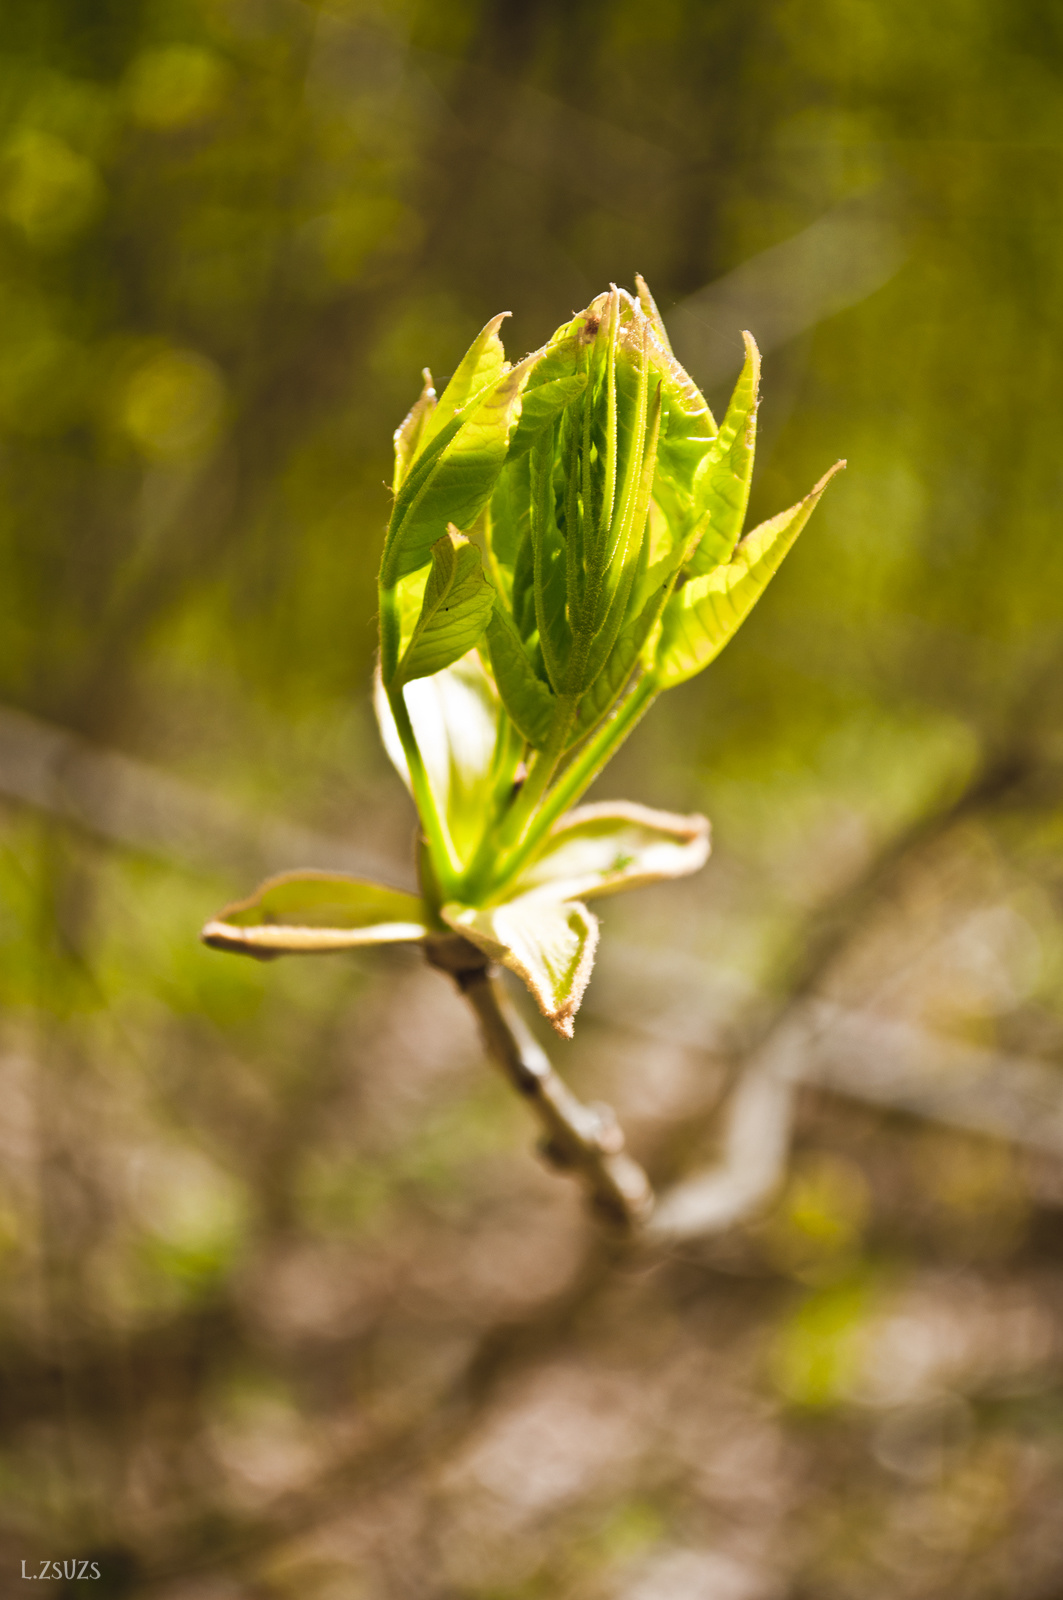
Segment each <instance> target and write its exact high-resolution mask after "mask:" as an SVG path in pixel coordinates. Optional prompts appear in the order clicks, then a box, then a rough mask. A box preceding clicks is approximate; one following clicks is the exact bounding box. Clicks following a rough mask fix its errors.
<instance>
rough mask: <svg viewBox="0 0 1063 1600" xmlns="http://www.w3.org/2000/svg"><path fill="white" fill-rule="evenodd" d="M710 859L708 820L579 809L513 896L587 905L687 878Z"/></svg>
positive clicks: (642, 809) (619, 807)
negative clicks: (641, 887) (586, 902)
mask: <svg viewBox="0 0 1063 1600" xmlns="http://www.w3.org/2000/svg"><path fill="white" fill-rule="evenodd" d="M708 856H709V823H708V819H707V818H706V817H702V816H698V815H694V816H686V817H681V816H675V815H673V814H672V813H671V812H669V811H654V810H651V808H650V807H649V806H640V805H634V804H632V803H631V802H629V801H624V800H617V801H602V802H599V803H597V804H594V805H588V806H580V807H579V808H578V809H577V810H575V811H570V812H568V813H567V815H565V816H563V817H562V818H561V819H560V821H559V822H557V823H555V825H554V827H553V829H552V830H551V832H550V835H549V840H548V842H547V846H546V849H545V850H544V851H543V853H542V855H540V856H539V858H538V860H536V861H535V862H534V863H533V864H532V865H531V866H530V867H528V868H526V870H525V871H524V872H523V873H522V874H521V876H520V878H519V879H518V881H517V883H516V884H515V885H514V892H515V894H517V895H529V894H535V895H549V896H551V897H552V898H556V899H561V900H571V899H577V898H578V899H580V900H585V899H589V898H590V897H591V896H592V895H603V894H615V893H617V891H618V890H620V889H634V888H637V887H638V886H639V885H640V884H644V883H656V882H658V881H659V880H660V879H662V878H682V877H685V876H686V875H687V873H690V872H697V870H698V868H699V867H703V866H704V865H705V862H706V861H707V860H708Z"/></svg>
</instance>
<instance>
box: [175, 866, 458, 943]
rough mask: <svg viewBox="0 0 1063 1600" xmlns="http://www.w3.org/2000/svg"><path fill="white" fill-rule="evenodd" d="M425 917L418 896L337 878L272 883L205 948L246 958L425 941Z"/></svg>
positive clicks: (240, 903) (210, 936)
mask: <svg viewBox="0 0 1063 1600" xmlns="http://www.w3.org/2000/svg"><path fill="white" fill-rule="evenodd" d="M427 933H428V927H427V912H426V910H425V907H424V904H423V902H422V901H421V899H420V898H419V896H417V895H413V894H406V893H404V892H403V891H402V890H400V889H388V888H386V887H385V886H384V885H383V884H379V883H366V882H365V881H363V880H362V879H360V878H349V877H347V876H346V875H345V874H342V873H338V872H285V873H282V874H281V875H280V877H277V878H267V880H266V882H265V883H263V884H262V885H261V886H260V887H259V888H258V889H256V891H255V893H254V894H253V895H252V896H251V897H250V899H248V900H237V901H236V902H235V904H234V905H231V906H226V908H225V910H224V911H222V912H220V913H219V915H218V916H217V917H216V918H215V919H214V920H213V921H212V922H208V923H207V925H206V927H205V928H204V929H203V932H202V935H201V937H202V939H203V942H204V944H209V945H212V946H213V947H214V949H216V950H235V951H238V952H240V953H242V954H244V955H249V956H260V957H269V956H279V955H320V954H323V953H326V952H328V951H331V950H350V949H353V948H355V947H356V946H358V945H365V944H394V943H398V942H402V941H407V940H420V939H423V938H425V937H426V935H427Z"/></svg>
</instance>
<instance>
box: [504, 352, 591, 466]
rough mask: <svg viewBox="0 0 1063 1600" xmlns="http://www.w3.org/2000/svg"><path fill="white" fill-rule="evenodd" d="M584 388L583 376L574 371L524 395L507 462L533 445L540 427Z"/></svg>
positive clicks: (550, 420)
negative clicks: (568, 375)
mask: <svg viewBox="0 0 1063 1600" xmlns="http://www.w3.org/2000/svg"><path fill="white" fill-rule="evenodd" d="M586 387H587V374H586V373H585V372H575V373H573V374H572V376H571V377H565V378H553V379H552V380H551V381H550V382H549V383H541V384H539V385H538V387H537V388H535V389H529V390H528V391H527V393H526V394H525V396H524V404H523V407H522V410H521V414H520V421H519V422H518V424H517V427H516V431H515V432H514V434H513V443H512V444H511V445H510V447H509V459H510V461H517V460H519V458H520V457H521V456H522V455H524V453H525V451H527V450H530V449H531V448H532V446H533V445H534V444H535V442H536V440H537V439H538V437H539V435H540V434H541V433H542V431H543V429H544V428H547V427H549V426H550V424H551V423H552V422H553V421H554V420H555V419H556V418H557V417H559V416H560V414H561V412H562V411H563V410H564V409H565V407H566V406H567V405H569V404H571V402H572V401H573V400H575V399H576V398H577V396H578V395H581V394H582V393H583V391H584V389H585V388H586Z"/></svg>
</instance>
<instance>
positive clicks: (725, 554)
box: [690, 333, 760, 575]
mask: <svg viewBox="0 0 1063 1600" xmlns="http://www.w3.org/2000/svg"><path fill="white" fill-rule="evenodd" d="M742 338H743V339H744V340H745V344H746V359H745V364H744V366H743V367H742V371H741V373H740V374H739V378H738V382H737V383H736V385H735V391H734V394H733V395H732V396H731V404H730V405H729V406H728V408H727V415H726V416H725V417H724V419H723V422H722V423H721V424H720V431H719V433H718V434H717V435H716V439H715V442H714V443H713V445H712V448H711V449H710V450H709V451H708V452H707V453H706V455H705V459H704V460H703V461H702V463H701V465H700V466H699V468H698V471H697V475H696V477H695V481H694V498H695V502H696V505H697V509H698V511H699V513H701V512H704V513H705V514H706V519H707V520H706V527H705V531H704V533H703V534H702V537H701V542H700V544H699V545H698V547H697V549H696V550H695V552H694V554H693V556H692V557H691V559H690V571H691V572H692V573H694V574H695V575H698V574H700V573H703V572H711V571H712V569H713V567H716V566H719V564H720V563H721V562H722V561H729V560H730V559H731V555H732V553H733V551H734V548H735V545H736V544H737V543H738V540H739V537H740V535H741V532H742V524H743V522H744V521H745V519H746V506H747V505H748V504H749V488H750V484H751V482H752V479H753V453H754V450H755V448H756V442H757V404H758V392H759V387H760V351H759V350H758V349H757V345H756V341H755V339H754V338H753V335H752V334H751V333H743V335H742Z"/></svg>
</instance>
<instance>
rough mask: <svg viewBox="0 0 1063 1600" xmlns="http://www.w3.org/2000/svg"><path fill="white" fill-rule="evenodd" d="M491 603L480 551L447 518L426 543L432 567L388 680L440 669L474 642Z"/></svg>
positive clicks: (427, 674)
mask: <svg viewBox="0 0 1063 1600" xmlns="http://www.w3.org/2000/svg"><path fill="white" fill-rule="evenodd" d="M494 603H495V591H494V590H493V589H492V587H491V585H490V584H489V583H488V581H487V579H486V578H485V577H484V574H483V568H482V567H481V565H480V552H479V550H477V548H476V546H475V545H474V544H470V543H469V541H468V539H466V537H465V535H464V534H463V533H460V532H459V531H458V529H457V528H455V527H454V525H453V524H451V525H450V527H448V529H447V531H446V533H445V534H444V535H443V537H442V539H439V540H437V541H436V543H435V544H434V545H433V546H432V569H431V571H430V573H429V574H428V582H427V584H426V585H425V591H424V599H423V601H422V602H421V614H420V616H419V617H418V619H417V622H416V624H415V625H414V630H413V637H412V638H411V640H410V643H409V645H408V646H407V648H406V652H405V654H404V655H403V657H402V660H401V661H400V662H399V665H398V670H397V671H396V673H395V678H394V680H393V683H392V685H391V687H392V688H399V687H400V686H401V685H402V684H404V683H409V682H411V680H412V679H414V678H428V677H431V675H432V674H433V673H434V672H442V671H443V668H444V667H449V666H451V665H452V664H453V662H455V661H457V660H459V659H460V657H461V656H463V655H465V654H466V653H467V652H468V651H469V650H472V649H474V648H475V646H476V645H477V644H479V642H480V639H481V638H482V637H483V631H484V629H485V628H486V627H487V623H488V619H489V618H490V616H491V611H492V609H493V607H494Z"/></svg>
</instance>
